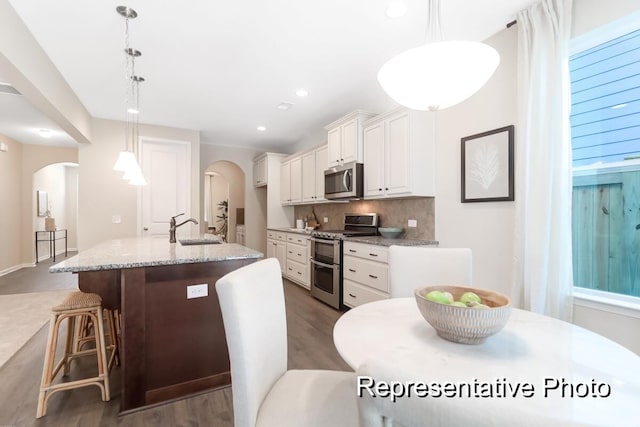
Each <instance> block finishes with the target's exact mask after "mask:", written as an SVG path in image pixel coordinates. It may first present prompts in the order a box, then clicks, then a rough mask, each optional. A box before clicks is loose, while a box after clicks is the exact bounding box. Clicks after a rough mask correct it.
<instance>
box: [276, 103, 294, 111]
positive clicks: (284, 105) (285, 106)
mask: <svg viewBox="0 0 640 427" xmlns="http://www.w3.org/2000/svg"><path fill="white" fill-rule="evenodd" d="M291 107H293V103H292V102H286V101H284V102H281V103H280V104H278V105H276V108H277V109H278V110H281V111H287V110H289V109H291Z"/></svg>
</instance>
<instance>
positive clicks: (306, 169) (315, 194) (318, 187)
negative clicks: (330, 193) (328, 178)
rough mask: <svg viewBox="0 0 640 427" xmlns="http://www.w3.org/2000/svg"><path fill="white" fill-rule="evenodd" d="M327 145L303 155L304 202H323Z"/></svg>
mask: <svg viewBox="0 0 640 427" xmlns="http://www.w3.org/2000/svg"><path fill="white" fill-rule="evenodd" d="M327 151H328V148H327V145H323V146H322V147H320V148H317V149H315V150H313V151H309V152H307V153H304V154H303V155H302V202H303V203H314V202H323V201H326V200H327V199H325V198H324V171H325V169H327Z"/></svg>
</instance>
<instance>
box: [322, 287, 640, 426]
mask: <svg viewBox="0 0 640 427" xmlns="http://www.w3.org/2000/svg"><path fill="white" fill-rule="evenodd" d="M469 309H470V310H473V308H469ZM333 340H334V344H335V346H336V349H337V351H338V353H339V354H340V356H341V357H342V358H343V359H344V361H345V362H346V363H347V364H348V365H349V366H350V367H351V368H353V369H354V370H356V373H358V372H360V371H362V367H363V366H367V364H369V363H372V364H373V365H375V364H374V363H373V362H376V363H380V362H382V363H383V364H384V366H386V367H387V368H388V369H387V372H386V376H385V377H384V378H382V377H381V378H378V380H380V381H383V380H384V381H387V382H394V381H397V382H400V383H402V384H405V386H406V383H407V382H411V381H413V382H417V383H421V384H423V386H424V387H426V389H427V392H426V393H425V392H424V390H423V393H422V394H421V395H419V396H418V395H417V394H416V392H415V391H416V389H415V388H414V389H413V391H414V393H413V394H412V395H411V393H406V392H407V390H406V389H403V388H402V387H400V391H401V392H402V393H398V395H397V396H396V397H397V398H398V401H399V400H401V399H403V398H405V399H419V400H420V402H419V403H420V404H421V405H422V406H421V408H423V409H421V410H423V411H424V416H425V417H427V418H428V417H429V416H430V415H429V414H430V413H433V414H440V416H441V415H442V414H443V413H445V414H449V415H447V416H450V417H451V418H450V420H451V422H450V424H449V425H451V426H454V425H464V423H462V422H458V423H457V422H456V419H463V418H464V417H463V416H462V415H460V417H458V414H468V413H469V411H473V412H474V413H476V414H477V416H478V417H479V418H478V420H480V419H481V418H482V417H488V418H487V419H491V417H494V418H493V419H495V420H497V419H508V420H519V421H518V425H519V426H522V425H532V426H535V425H540V426H549V425H557V426H565V425H566V426H569V425H581V426H582V425H585V426H607V427H609V426H640V411H639V407H640V356H638V355H637V354H635V353H634V352H632V351H631V350H629V349H627V348H625V347H623V346H621V345H620V344H617V343H615V342H614V341H611V340H609V339H607V338H605V337H603V336H601V335H598V334H596V333H594V332H592V331H589V330H587V329H584V328H582V327H579V326H576V325H574V324H571V323H568V322H564V321H561V320H558V319H555V318H552V317H549V316H545V315H541V314H537V313H533V312H531V311H526V310H521V309H517V308H512V310H511V313H510V317H509V319H508V321H507V323H506V325H505V326H504V328H503V329H502V330H501V331H499V332H498V333H496V334H495V335H493V336H490V337H488V338H487V339H486V341H485V342H483V343H481V344H475V345H469V344H460V343H455V342H451V341H447V340H445V339H444V338H442V337H440V336H439V335H438V334H437V332H436V330H435V329H434V328H433V327H432V326H431V325H430V324H429V323H427V321H426V320H425V319H424V318H423V317H422V315H421V314H420V312H419V310H418V307H417V304H416V301H415V299H414V298H392V299H386V300H381V301H375V302H371V303H368V304H363V305H360V306H358V307H356V308H353V309H351V310H349V311H348V312H346V313H345V314H343V315H342V316H341V317H340V318H339V319H338V321H337V322H336V324H335V326H334V330H333ZM389 367H390V368H389ZM367 372H370V373H371V372H373V377H374V378H373V380H376V378H375V370H372V371H367ZM389 372H391V374H389ZM358 381H360V378H359V379H358ZM368 381H369V383H366V384H368V385H370V383H371V380H370V379H369V380H368ZM359 384H360V383H359ZM363 390H365V393H369V394H371V395H373V392H372V389H371V387H370V388H369V389H366V388H363ZM375 390H376V389H373V391H375ZM408 391H409V392H410V391H411V389H409V390H408ZM376 397H382V398H387V399H389V398H391V396H389V395H388V394H387V395H386V396H384V395H383V396H376ZM378 400H380V399H378ZM505 414H507V415H505ZM507 424H508V423H507ZM425 425H428V424H425ZM474 425H497V424H491V423H485V424H481V423H475V424H474ZM503 425H505V424H503Z"/></svg>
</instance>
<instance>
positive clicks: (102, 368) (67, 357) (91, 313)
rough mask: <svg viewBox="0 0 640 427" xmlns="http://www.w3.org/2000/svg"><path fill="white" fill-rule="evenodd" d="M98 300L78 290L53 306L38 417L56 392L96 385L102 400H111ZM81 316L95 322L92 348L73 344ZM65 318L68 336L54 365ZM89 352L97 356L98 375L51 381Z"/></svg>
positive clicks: (44, 411) (94, 295) (102, 325)
mask: <svg viewBox="0 0 640 427" xmlns="http://www.w3.org/2000/svg"><path fill="white" fill-rule="evenodd" d="M101 303H102V301H101V299H100V297H99V296H98V295H96V294H88V293H83V292H79V291H78V292H72V293H71V294H69V295H68V296H67V297H66V298H65V300H64V301H63V302H62V303H61V304H60V305H58V306H56V307H54V308H53V309H52V314H51V321H50V323H49V338H48V340H47V348H46V350H45V357H44V366H43V368H42V381H41V383H40V393H39V396H38V409H37V412H36V418H41V417H42V416H44V415H45V414H46V412H47V402H48V400H49V398H50V397H51V396H52V395H53V394H54V393H56V392H58V391H62V390H70V389H74V388H78V387H85V386H89V385H95V386H98V387H99V388H100V392H101V395H102V400H103V401H108V400H110V399H111V395H110V390H109V368H108V365H109V363H108V360H107V355H106V347H105V338H104V324H103V314H102V308H101ZM83 317H86V318H88V319H90V320H91V322H92V323H93V325H94V330H95V333H94V339H95V349H90V350H80V349H78V348H77V347H76V341H75V336H76V334H75V331H76V320H78V323H82V322H81V319H82V318H83ZM65 319H68V320H67V325H68V330H67V338H66V341H65V349H64V355H63V356H62V359H61V360H60V361H59V362H58V364H57V365H56V366H55V367H54V362H55V353H56V346H57V343H58V334H59V331H60V326H61V325H62V322H63V321H64V320H65ZM112 331H113V329H112ZM91 354H95V355H96V359H97V363H98V375H97V376H95V377H92V378H85V379H80V380H74V381H68V382H63V383H58V384H52V382H53V380H54V378H55V377H56V375H57V374H58V372H59V371H60V369H61V368H63V367H64V371H63V372H64V375H65V376H66V375H67V374H68V373H69V367H70V362H71V361H72V360H73V359H75V358H77V357H82V356H88V355H91ZM114 354H115V351H114Z"/></svg>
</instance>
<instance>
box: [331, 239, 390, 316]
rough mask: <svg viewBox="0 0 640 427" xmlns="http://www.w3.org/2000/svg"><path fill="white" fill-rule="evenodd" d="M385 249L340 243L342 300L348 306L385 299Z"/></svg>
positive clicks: (387, 252)
mask: <svg viewBox="0 0 640 427" xmlns="http://www.w3.org/2000/svg"><path fill="white" fill-rule="evenodd" d="M388 262H389V248H387V247H386V246H378V245H367V244H363V243H355V242H349V241H345V242H344V256H343V267H342V268H343V275H344V281H343V294H342V300H343V302H344V304H345V305H347V306H349V307H357V306H359V305H362V304H365V303H368V302H372V301H378V300H381V299H386V298H389V297H390V293H389V265H388Z"/></svg>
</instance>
